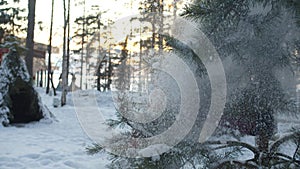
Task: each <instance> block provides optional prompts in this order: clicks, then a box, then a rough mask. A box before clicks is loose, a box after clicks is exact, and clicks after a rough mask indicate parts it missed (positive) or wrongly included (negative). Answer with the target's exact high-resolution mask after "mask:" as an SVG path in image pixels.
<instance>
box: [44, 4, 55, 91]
mask: <svg viewBox="0 0 300 169" xmlns="http://www.w3.org/2000/svg"><path fill="white" fill-rule="evenodd" d="M53 11H54V0H52V8H51V23H50V37H49V46H48V54H49V57H48V80H47V88H46V93H47V94H48V93H49V89H50V79H51V80H52V77H51V71H52V70H51V53H52V29H53Z"/></svg>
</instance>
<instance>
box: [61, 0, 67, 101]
mask: <svg viewBox="0 0 300 169" xmlns="http://www.w3.org/2000/svg"><path fill="white" fill-rule="evenodd" d="M63 3H64V35H63V38H64V39H63V62H62V78H61V79H62V93H61V106H64V105H65V104H66V101H67V99H66V97H67V84H66V82H67V55H66V33H67V16H66V0H63Z"/></svg>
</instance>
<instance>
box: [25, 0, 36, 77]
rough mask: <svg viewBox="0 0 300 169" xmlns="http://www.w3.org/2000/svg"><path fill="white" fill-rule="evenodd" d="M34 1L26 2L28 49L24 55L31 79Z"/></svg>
mask: <svg viewBox="0 0 300 169" xmlns="http://www.w3.org/2000/svg"><path fill="white" fill-rule="evenodd" d="M35 2H36V1H35V0H28V24H27V38H26V48H27V49H28V51H27V54H26V66H27V69H28V73H29V75H30V76H31V77H32V75H33V73H32V71H33V70H32V67H33V54H34V51H33V47H34V41H33V39H34V23H35V4H36V3H35Z"/></svg>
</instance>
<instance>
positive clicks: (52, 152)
mask: <svg viewBox="0 0 300 169" xmlns="http://www.w3.org/2000/svg"><path fill="white" fill-rule="evenodd" d="M37 90H38V92H39V93H40V95H41V98H42V100H43V103H44V104H45V105H46V106H47V107H48V109H49V110H50V111H51V112H52V113H53V115H54V117H55V118H53V119H52V120H49V119H48V120H45V119H43V120H41V121H39V122H33V123H29V124H18V125H14V126H10V127H0V169H27V168H28V169H35V168H36V169H53V168H57V169H82V168H87V169H104V168H106V167H105V166H106V165H107V164H109V163H110V160H109V157H108V155H107V154H106V153H104V152H103V153H98V154H96V155H88V154H87V152H86V148H87V147H88V146H91V145H92V144H93V140H92V139H90V138H89V137H88V135H87V134H91V135H93V136H92V137H100V141H102V140H104V138H107V137H109V136H111V135H112V133H114V131H112V130H110V129H108V126H106V125H105V124H104V123H103V122H104V121H105V119H114V118H115V105H114V104H113V100H112V97H111V94H110V93H99V92H95V91H92V90H89V91H77V92H75V93H69V94H68V104H67V105H66V106H64V107H58V108H54V107H53V105H52V103H53V98H54V96H49V95H46V94H45V89H42V88H37ZM57 97H59V96H57ZM76 111H78V112H79V113H76ZM95 111H101V118H102V119H101V120H100V121H99V120H96V119H99V118H98V117H95V116H94V115H95V113H92V114H90V115H89V116H87V117H89V118H82V117H80V114H82V115H83V117H85V115H86V114H89V113H91V112H95ZM96 114H97V113H96ZM78 117H79V118H78ZM79 119H80V120H79ZM84 120H87V121H86V123H88V124H89V125H88V126H85V125H84V124H83V123H84ZM278 121H279V125H278V131H279V135H282V134H283V133H285V132H288V131H289V130H290V129H291V128H293V127H296V128H298V127H299V125H300V121H299V120H298V119H294V121H292V118H291V119H287V118H286V117H283V116H282V117H280V118H279V119H278ZM80 122H81V123H80ZM291 122H292V123H291ZM93 123H95V124H93ZM95 125H96V127H99V130H97V132H91V133H89V131H93V130H89V131H86V132H85V131H84V130H87V129H88V127H95ZM92 129H93V128H92ZM99 131H100V132H99ZM278 137H279V136H278ZM94 140H95V139H94ZM97 141H99V139H98V140H97ZM242 141H244V142H247V143H249V144H252V145H254V137H252V136H245V137H243V138H242ZM285 147H286V148H288V147H291V148H294V146H293V145H291V146H287V145H286V146H285ZM285 152H286V153H287V154H289V153H290V152H292V150H290V149H286V150H285ZM252 155H253V154H251V153H247V152H246V153H245V154H243V156H241V157H240V159H248V158H249V157H251V156H252Z"/></svg>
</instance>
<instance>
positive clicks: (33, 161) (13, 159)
mask: <svg viewBox="0 0 300 169" xmlns="http://www.w3.org/2000/svg"><path fill="white" fill-rule="evenodd" d="M38 91H39V93H40V94H41V97H42V100H43V103H44V104H45V105H47V107H48V108H49V110H50V111H51V112H52V113H53V114H54V116H55V118H56V119H57V120H54V121H52V122H51V121H49V120H41V121H40V122H34V123H30V124H24V125H18V126H11V127H6V128H0V168H1V169H27V168H28V169H35V168H36V169H47V168H48V169H53V168H57V169H70V168H74V169H82V168H88V169H102V168H105V165H106V164H108V163H109V160H108V156H107V155H106V154H105V153H100V154H97V155H93V156H92V155H88V154H87V153H86V147H88V146H91V145H92V143H93V141H92V140H91V139H90V138H89V137H88V136H87V135H86V134H85V132H84V131H83V129H82V128H81V125H80V123H79V121H78V119H77V115H76V113H75V110H74V107H73V106H72V104H68V105H66V106H64V107H59V108H54V107H53V106H52V100H53V96H52V97H50V96H47V95H45V94H44V93H45V91H44V89H38ZM69 101H70V100H69Z"/></svg>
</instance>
